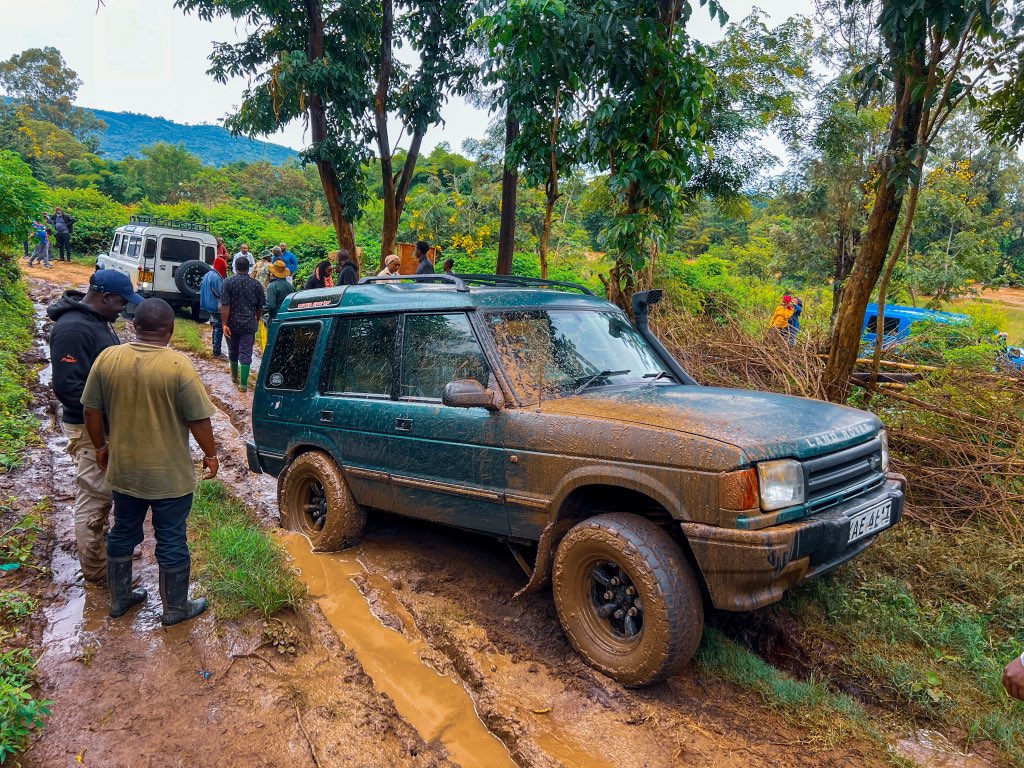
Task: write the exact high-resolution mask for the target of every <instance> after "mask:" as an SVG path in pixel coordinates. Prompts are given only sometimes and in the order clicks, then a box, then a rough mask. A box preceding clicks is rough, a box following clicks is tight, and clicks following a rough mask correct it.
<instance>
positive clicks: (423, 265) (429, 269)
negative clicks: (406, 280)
mask: <svg viewBox="0 0 1024 768" xmlns="http://www.w3.org/2000/svg"><path fill="white" fill-rule="evenodd" d="M419 258H420V263H419V264H418V265H417V267H416V274H417V275H432V274H434V265H433V264H432V263H431V262H430V257H429V256H427V255H426V254H424V255H423V256H420V257H419Z"/></svg>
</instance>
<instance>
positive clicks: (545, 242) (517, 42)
mask: <svg viewBox="0 0 1024 768" xmlns="http://www.w3.org/2000/svg"><path fill="white" fill-rule="evenodd" d="M483 21H484V23H483V28H484V30H485V31H486V33H487V37H488V40H489V51H490V69H489V71H488V74H487V79H488V80H489V81H491V82H495V83H499V84H500V89H499V91H498V93H500V95H501V98H502V101H503V106H504V107H505V110H506V114H507V115H508V119H511V120H514V121H515V123H516V124H517V127H518V132H515V131H513V133H512V134H511V135H509V136H507V137H506V143H507V147H508V152H507V160H506V166H507V167H508V168H509V169H510V170H511V169H512V168H522V170H523V175H524V178H525V180H526V182H527V183H528V184H530V185H531V186H542V187H543V188H544V198H545V208H544V220H543V224H542V226H541V233H540V238H539V243H538V248H537V251H538V256H539V258H540V274H541V277H542V278H547V276H548V251H549V247H550V240H551V227H552V222H553V220H554V210H555V203H556V202H557V201H558V199H559V198H560V197H561V192H560V190H559V180H560V178H561V177H562V176H563V175H565V174H567V173H571V172H572V170H573V168H574V166H575V165H576V164H577V163H578V162H579V160H580V156H581V149H582V146H581V139H582V136H581V132H582V124H581V121H580V119H579V109H578V103H577V102H578V100H579V98H580V94H581V91H582V90H583V88H584V86H585V84H586V83H588V82H589V80H590V67H591V66H592V64H593V62H592V61H591V58H592V56H591V52H592V51H593V46H592V45H591V43H592V39H591V37H592V32H591V30H590V28H589V24H590V19H589V18H588V17H587V16H586V15H585V14H584V13H581V12H580V9H579V8H578V7H577V6H576V4H575V3H574V2H572V0H568V1H567V2H563V1H562V0H510V1H509V2H504V3H500V4H498V5H497V6H495V7H494V8H492V13H491V14H490V15H488V16H486V17H485V18H484V20H483ZM509 183H510V185H513V184H514V183H515V180H514V179H513V178H509ZM509 207H510V208H512V209H513V210H514V204H513V205H511V206H509ZM503 211H504V208H503ZM503 220H504V219H503Z"/></svg>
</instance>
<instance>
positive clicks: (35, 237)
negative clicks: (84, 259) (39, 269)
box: [24, 206, 76, 269]
mask: <svg viewBox="0 0 1024 768" xmlns="http://www.w3.org/2000/svg"><path fill="white" fill-rule="evenodd" d="M75 221H76V219H75V217H74V216H72V215H71V214H69V213H65V212H64V210H63V209H62V208H61V207H60V206H57V207H56V208H54V209H53V213H46V214H42V215H41V216H39V218H37V219H35V220H34V221H33V222H32V229H31V231H30V233H29V236H28V237H27V238H25V243H24V246H25V258H26V259H28V265H29V266H30V267H34V266H35V265H36V264H38V263H39V262H42V264H43V266H44V267H46V268H47V269H50V267H51V264H50V262H51V261H52V260H53V246H54V243H56V245H57V256H58V258H59V259H60V261H71V233H72V232H74V229H75Z"/></svg>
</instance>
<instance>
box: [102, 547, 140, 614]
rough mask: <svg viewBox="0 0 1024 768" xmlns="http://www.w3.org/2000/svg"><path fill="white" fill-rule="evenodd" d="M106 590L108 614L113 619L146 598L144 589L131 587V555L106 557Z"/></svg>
mask: <svg viewBox="0 0 1024 768" xmlns="http://www.w3.org/2000/svg"><path fill="white" fill-rule="evenodd" d="M107 591H109V592H110V615H111V617H112V618H115V619H116V618H118V617H120V616H124V615H125V614H126V613H128V609H129V608H131V607H132V606H133V605H138V604H139V603H141V602H143V601H144V600H145V599H146V590H144V589H132V556H131V555H128V557H108V558H107Z"/></svg>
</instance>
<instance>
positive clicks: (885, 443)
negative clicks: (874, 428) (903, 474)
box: [878, 429, 889, 472]
mask: <svg viewBox="0 0 1024 768" xmlns="http://www.w3.org/2000/svg"><path fill="white" fill-rule="evenodd" d="M878 440H879V442H881V443H882V471H883V472H888V471H889V435H888V434H886V432H885V430H884V429H883V430H880V431H879V432H878Z"/></svg>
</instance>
